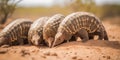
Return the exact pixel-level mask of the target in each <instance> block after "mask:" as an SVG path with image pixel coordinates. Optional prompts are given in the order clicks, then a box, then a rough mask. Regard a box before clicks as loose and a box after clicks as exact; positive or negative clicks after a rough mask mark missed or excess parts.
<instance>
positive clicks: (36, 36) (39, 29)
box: [28, 17, 49, 45]
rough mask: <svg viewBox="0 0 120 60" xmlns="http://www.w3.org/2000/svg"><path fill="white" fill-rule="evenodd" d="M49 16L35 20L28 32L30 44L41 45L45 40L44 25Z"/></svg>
mask: <svg viewBox="0 0 120 60" xmlns="http://www.w3.org/2000/svg"><path fill="white" fill-rule="evenodd" d="M48 19H49V17H41V18H39V19H37V20H35V21H34V22H33V24H32V25H31V27H30V30H29V32H28V40H29V44H34V45H40V44H41V43H42V42H43V26H44V24H45V23H46V22H47V20H48Z"/></svg>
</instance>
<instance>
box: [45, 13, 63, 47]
mask: <svg viewBox="0 0 120 60" xmlns="http://www.w3.org/2000/svg"><path fill="white" fill-rule="evenodd" d="M64 18H65V17H64V15H62V14H56V15H54V16H52V17H51V18H50V19H49V20H48V21H47V22H46V24H45V25H44V27H43V39H44V40H45V43H46V44H47V46H49V47H50V46H51V44H52V41H53V40H54V37H55V34H56V33H57V29H58V27H59V24H60V23H61V21H62V20H63V19H64Z"/></svg>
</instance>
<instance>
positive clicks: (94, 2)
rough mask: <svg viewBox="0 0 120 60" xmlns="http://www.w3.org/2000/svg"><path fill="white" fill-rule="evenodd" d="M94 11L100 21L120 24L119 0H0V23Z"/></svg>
mask: <svg viewBox="0 0 120 60" xmlns="http://www.w3.org/2000/svg"><path fill="white" fill-rule="evenodd" d="M78 11H87V12H91V13H94V14H95V15H96V16H98V17H99V18H100V19H101V20H102V21H104V20H108V21H110V22H111V23H113V24H116V25H118V26H120V0H0V25H2V26H3V25H6V24H8V23H9V22H11V21H12V20H15V19H17V18H29V19H31V20H36V19H38V18H40V17H42V16H52V15H54V14H57V13H61V14H64V15H68V14H70V13H73V12H78Z"/></svg>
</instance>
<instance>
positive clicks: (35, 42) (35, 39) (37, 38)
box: [31, 34, 42, 45]
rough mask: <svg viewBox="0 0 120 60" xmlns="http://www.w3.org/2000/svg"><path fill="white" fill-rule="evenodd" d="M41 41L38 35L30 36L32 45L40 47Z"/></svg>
mask: <svg viewBox="0 0 120 60" xmlns="http://www.w3.org/2000/svg"><path fill="white" fill-rule="evenodd" d="M41 39H42V38H41V37H40V36H39V35H38V34H35V35H33V36H32V40H31V41H32V43H33V44H34V45H40V42H41Z"/></svg>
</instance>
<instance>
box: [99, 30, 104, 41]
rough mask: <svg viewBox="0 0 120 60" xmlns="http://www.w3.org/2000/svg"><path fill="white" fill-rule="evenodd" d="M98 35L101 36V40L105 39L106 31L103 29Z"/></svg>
mask: <svg viewBox="0 0 120 60" xmlns="http://www.w3.org/2000/svg"><path fill="white" fill-rule="evenodd" d="M98 36H99V38H98V39H99V40H103V38H104V32H103V31H101V32H100V33H99V34H98Z"/></svg>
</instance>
